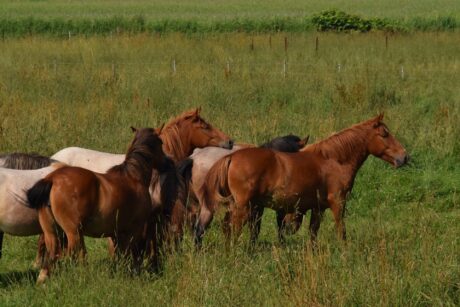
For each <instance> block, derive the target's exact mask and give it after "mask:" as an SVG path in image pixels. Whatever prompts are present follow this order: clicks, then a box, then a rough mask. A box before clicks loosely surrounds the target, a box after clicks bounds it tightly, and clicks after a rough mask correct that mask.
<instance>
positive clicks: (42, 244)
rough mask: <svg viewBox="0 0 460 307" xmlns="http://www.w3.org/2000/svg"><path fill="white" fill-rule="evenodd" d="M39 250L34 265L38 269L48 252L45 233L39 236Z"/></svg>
mask: <svg viewBox="0 0 460 307" xmlns="http://www.w3.org/2000/svg"><path fill="white" fill-rule="evenodd" d="M37 245H38V252H37V256H36V257H35V260H34V263H33V267H34V268H35V269H38V268H40V267H41V266H42V263H43V261H44V260H45V254H46V244H45V236H44V235H43V234H40V235H39V236H38V242H37Z"/></svg>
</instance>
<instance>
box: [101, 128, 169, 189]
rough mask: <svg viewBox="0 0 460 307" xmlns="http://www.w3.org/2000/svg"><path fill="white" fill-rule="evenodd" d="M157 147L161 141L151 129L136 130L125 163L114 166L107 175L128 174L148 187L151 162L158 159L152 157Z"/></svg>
mask: <svg viewBox="0 0 460 307" xmlns="http://www.w3.org/2000/svg"><path fill="white" fill-rule="evenodd" d="M157 146H161V141H160V138H159V137H158V135H157V134H156V133H154V130H153V129H152V128H144V129H139V130H137V131H136V135H135V137H134V140H133V141H132V143H131V146H130V147H129V149H128V151H127V153H126V158H125V161H124V162H123V163H122V164H120V165H115V166H114V167H112V168H111V169H109V170H108V171H107V173H109V172H110V173H113V172H119V173H122V174H129V175H130V176H132V177H134V178H136V179H137V180H139V181H141V182H142V183H143V184H144V185H145V186H148V185H149V183H150V179H151V177H152V170H153V161H154V159H158V158H159V157H155V156H154V151H155V148H156V147H157ZM162 167H163V166H162Z"/></svg>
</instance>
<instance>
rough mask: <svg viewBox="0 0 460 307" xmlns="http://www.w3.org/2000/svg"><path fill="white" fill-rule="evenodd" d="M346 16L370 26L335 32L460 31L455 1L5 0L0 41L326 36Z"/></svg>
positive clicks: (358, 25)
mask: <svg viewBox="0 0 460 307" xmlns="http://www.w3.org/2000/svg"><path fill="white" fill-rule="evenodd" d="M328 10H335V11H337V10H340V11H344V12H346V13H347V14H351V15H353V16H355V15H357V16H359V18H361V19H363V20H365V21H366V20H367V21H369V23H370V25H371V27H370V28H369V27H362V25H363V21H356V20H354V21H353V19H347V21H353V22H352V24H353V25H354V26H352V27H345V28H343V27H334V28H332V30H360V31H362V30H364V29H365V30H366V31H367V30H369V29H377V30H385V31H398V32H401V31H414V30H419V31H420V30H423V31H445V30H455V29H458V28H459V26H460V3H459V2H458V1H457V0H442V1H430V0H419V1H417V0H407V1H404V2H401V1H398V0H385V1H365V0H347V1H344V0H333V1H314V0H308V1H298V0H288V1H281V0H267V1H261V0H256V1H242V0H232V1H221V0H218V1H197V0H191V1H185V2H184V1H177V0H176V1H165V0H156V1H146V0H134V1H118V0H117V1H114V0H110V1H105V0H96V1H70V2H69V1H63V0H29V1H5V0H0V35H2V37H4V36H27V35H34V34H44V35H51V36H67V35H68V33H69V32H71V34H72V35H94V34H98V35H100V34H104V35H111V34H116V33H119V32H127V33H141V32H146V33H152V32H155V33H164V32H183V33H208V32H256V33H260V32H278V31H289V32H303V31H305V30H313V29H322V30H324V29H327V28H324V27H322V26H321V24H318V23H317V22H315V16H316V15H318V14H320V13H321V12H324V11H328Z"/></svg>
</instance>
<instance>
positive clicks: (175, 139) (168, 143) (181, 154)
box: [160, 123, 195, 162]
mask: <svg viewBox="0 0 460 307" xmlns="http://www.w3.org/2000/svg"><path fill="white" fill-rule="evenodd" d="M185 130H186V129H183V128H181V127H180V126H179V125H178V124H177V123H175V124H173V125H171V126H169V127H165V128H163V131H162V132H161V134H160V138H161V140H162V141H163V151H164V152H165V154H167V155H168V156H170V157H171V158H172V159H173V160H174V161H175V162H177V161H180V160H183V159H185V158H186V157H188V156H189V155H191V154H192V152H193V150H194V149H195V148H194V147H193V146H192V144H191V142H190V135H189V133H188V132H187V131H185Z"/></svg>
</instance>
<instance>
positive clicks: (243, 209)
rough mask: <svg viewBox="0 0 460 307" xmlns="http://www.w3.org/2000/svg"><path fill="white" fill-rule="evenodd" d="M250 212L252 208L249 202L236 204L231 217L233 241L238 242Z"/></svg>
mask: <svg viewBox="0 0 460 307" xmlns="http://www.w3.org/2000/svg"><path fill="white" fill-rule="evenodd" d="M250 213H251V209H250V207H249V203H241V204H235V207H234V208H233V210H232V217H231V232H232V237H233V243H236V241H237V240H238V238H239V237H240V235H241V231H242V229H243V226H244V225H245V224H246V222H247V221H248V219H249V216H250Z"/></svg>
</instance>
